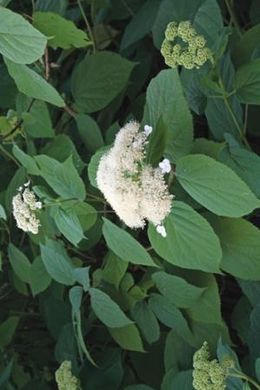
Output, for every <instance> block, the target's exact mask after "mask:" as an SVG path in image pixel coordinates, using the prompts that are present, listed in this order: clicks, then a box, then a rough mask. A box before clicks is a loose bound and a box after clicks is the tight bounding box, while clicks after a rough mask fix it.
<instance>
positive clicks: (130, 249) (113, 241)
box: [103, 218, 157, 267]
mask: <svg viewBox="0 0 260 390" xmlns="http://www.w3.org/2000/svg"><path fill="white" fill-rule="evenodd" d="M103 220H104V225H103V235H104V237H105V240H106V243H107V246H108V247H109V248H110V249H111V250H112V251H113V252H114V253H115V254H116V255H117V256H118V257H120V259H122V260H125V261H128V262H129V263H132V264H139V265H147V266H150V267H157V265H156V264H155V263H154V262H153V260H152V258H151V256H150V255H149V254H148V253H147V252H146V250H145V249H144V248H143V247H142V245H140V244H139V242H138V241H136V240H135V239H134V238H133V237H132V236H131V234H129V233H128V232H126V231H125V230H123V229H120V228H119V227H118V226H116V225H115V224H114V223H112V222H110V221H109V220H108V219H106V218H103Z"/></svg>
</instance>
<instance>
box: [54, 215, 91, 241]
mask: <svg viewBox="0 0 260 390" xmlns="http://www.w3.org/2000/svg"><path fill="white" fill-rule="evenodd" d="M54 220H55V223H56V225H57V227H58V229H59V231H60V232H61V233H62V234H63V235H64V236H65V237H66V238H67V240H69V241H70V242H71V243H72V244H73V245H75V246H77V244H78V243H79V242H80V241H81V240H82V239H83V238H84V237H85V236H84V233H83V230H82V227H81V224H80V222H79V219H78V217H77V215H76V214H75V213H74V212H73V211H70V212H66V210H63V209H62V208H61V207H58V208H57V209H56V210H55V211H54Z"/></svg>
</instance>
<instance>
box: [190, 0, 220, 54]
mask: <svg viewBox="0 0 260 390" xmlns="http://www.w3.org/2000/svg"><path fill="white" fill-rule="evenodd" d="M194 27H195V29H196V31H197V32H198V33H199V34H202V35H203V36H204V38H205V39H206V40H207V46H208V47H209V48H214V47H215V46H216V42H217V41H218V39H219V38H220V36H221V32H223V28H224V24H223V17H222V14H221V10H220V7H219V4H218V1H217V0H206V1H204V2H203V3H202V5H201V6H200V7H199V8H198V11H197V12H196V15H195V18H194Z"/></svg>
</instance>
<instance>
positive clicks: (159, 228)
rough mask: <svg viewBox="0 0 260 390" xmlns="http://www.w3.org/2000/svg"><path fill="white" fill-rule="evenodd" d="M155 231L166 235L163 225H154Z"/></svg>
mask: <svg viewBox="0 0 260 390" xmlns="http://www.w3.org/2000/svg"><path fill="white" fill-rule="evenodd" d="M156 231H157V233H159V234H160V235H161V236H162V237H163V238H165V237H167V233H166V230H165V227H164V226H163V225H157V226H156Z"/></svg>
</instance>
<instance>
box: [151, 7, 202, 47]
mask: <svg viewBox="0 0 260 390" xmlns="http://www.w3.org/2000/svg"><path fill="white" fill-rule="evenodd" d="M204 2H205V1H204V0H193V1H192V2H191V1H190V0H174V5H173V3H172V0H162V1H161V2H160V8H159V11H158V13H157V17H156V20H155V23H154V25H153V30H152V32H153V40H154V43H155V46H156V47H157V48H160V47H161V44H162V41H163V39H164V32H165V29H166V27H167V24H168V23H169V22H172V21H173V20H174V21H176V22H181V21H182V20H191V21H192V20H193V19H194V17H195V15H196V12H197V10H198V8H199V7H200V5H201V4H204Z"/></svg>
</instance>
